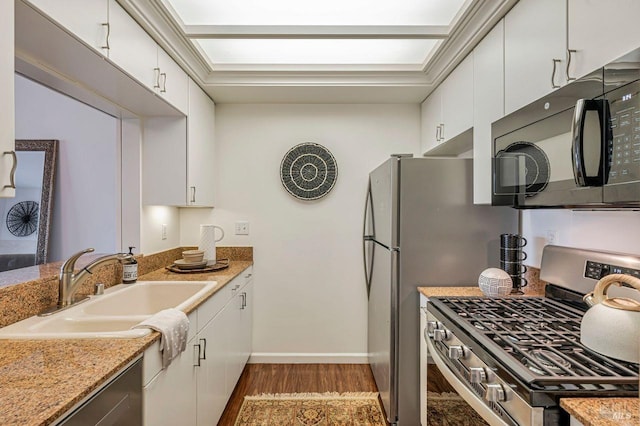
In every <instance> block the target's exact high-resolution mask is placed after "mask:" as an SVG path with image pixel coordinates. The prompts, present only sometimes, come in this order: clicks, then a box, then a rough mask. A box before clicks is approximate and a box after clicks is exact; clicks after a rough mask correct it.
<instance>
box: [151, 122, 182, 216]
mask: <svg viewBox="0 0 640 426" xmlns="http://www.w3.org/2000/svg"><path fill="white" fill-rule="evenodd" d="M143 125H144V129H143V130H144V133H143V144H142V202H143V204H145V205H163V206H184V205H185V201H186V194H185V188H186V183H187V181H186V174H187V170H186V164H187V158H186V154H187V134H186V133H187V127H186V126H187V124H186V118H185V117H177V118H176V117H157V118H150V119H146V120H144V123H143Z"/></svg>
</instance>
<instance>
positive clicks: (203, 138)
mask: <svg viewBox="0 0 640 426" xmlns="http://www.w3.org/2000/svg"><path fill="white" fill-rule="evenodd" d="M214 130H215V105H214V104H213V101H212V100H211V99H210V98H209V97H208V96H207V95H206V94H205V93H204V92H203V91H202V89H200V88H199V87H198V85H197V84H195V82H193V80H191V79H189V118H188V132H187V134H188V138H189V145H188V153H187V156H188V161H187V170H188V177H187V181H188V184H187V186H188V188H186V189H187V194H188V196H187V204H188V205H190V206H203V207H213V202H214V168H213V164H214Z"/></svg>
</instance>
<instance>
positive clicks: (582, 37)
mask: <svg viewBox="0 0 640 426" xmlns="http://www.w3.org/2000/svg"><path fill="white" fill-rule="evenodd" d="M568 1H569V11H568V14H569V18H568V19H569V31H568V33H569V40H568V46H569V49H573V50H576V52H575V53H573V54H572V57H571V64H570V68H569V75H570V76H571V77H572V78H579V77H582V76H584V75H586V74H588V73H590V72H591V71H594V70H595V69H597V68H599V67H601V66H603V65H605V64H606V63H608V62H610V61H612V60H613V59H616V58H617V57H619V56H622V55H624V54H626V53H627V52H629V51H631V50H632V49H635V48H637V47H638V43H639V42H640V25H638V18H639V17H640V1H638V0H609V1H601V0H568Z"/></svg>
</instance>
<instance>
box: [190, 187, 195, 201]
mask: <svg viewBox="0 0 640 426" xmlns="http://www.w3.org/2000/svg"><path fill="white" fill-rule="evenodd" d="M189 188H191V202H192V203H195V202H196V187H195V186H190V187H189Z"/></svg>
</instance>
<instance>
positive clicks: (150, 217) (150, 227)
mask: <svg viewBox="0 0 640 426" xmlns="http://www.w3.org/2000/svg"><path fill="white" fill-rule="evenodd" d="M207 210H208V211H210V210H211V209H207ZM141 216H142V219H141V227H140V250H138V251H140V252H142V253H144V254H145V255H149V254H151V253H157V252H159V251H163V250H168V249H171V248H175V247H178V246H179V245H180V209H178V208H177V207H168V206H142V212H141ZM163 224H164V225H166V230H167V232H166V239H162V225H163ZM195 245H197V240H196V243H195ZM136 252H137V251H135V252H134V253H136Z"/></svg>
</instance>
